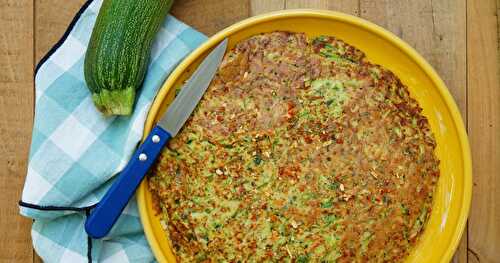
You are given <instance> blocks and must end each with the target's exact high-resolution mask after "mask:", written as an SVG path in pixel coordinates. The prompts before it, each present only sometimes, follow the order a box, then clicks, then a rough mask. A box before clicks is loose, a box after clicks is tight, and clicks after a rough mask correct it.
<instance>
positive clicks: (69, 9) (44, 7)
mask: <svg viewBox="0 0 500 263" xmlns="http://www.w3.org/2000/svg"><path fill="white" fill-rule="evenodd" d="M85 2H86V0H71V1H54V0H35V61H36V62H37V63H38V61H39V60H40V59H41V58H42V57H43V56H44V55H45V54H46V53H47V51H49V49H50V48H52V46H54V44H55V43H56V42H57V41H58V40H59V39H60V38H61V37H62V35H63V34H64V32H65V31H66V29H67V28H68V24H69V23H70V22H71V20H72V19H73V17H74V16H75V14H76V12H78V10H79V9H80V8H81V7H82V5H83V3H85ZM54 14H57V15H54Z"/></svg>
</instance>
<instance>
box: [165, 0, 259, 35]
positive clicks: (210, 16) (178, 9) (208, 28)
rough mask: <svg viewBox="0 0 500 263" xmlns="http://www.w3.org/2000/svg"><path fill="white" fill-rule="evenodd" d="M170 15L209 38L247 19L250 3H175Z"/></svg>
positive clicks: (192, 0)
mask: <svg viewBox="0 0 500 263" xmlns="http://www.w3.org/2000/svg"><path fill="white" fill-rule="evenodd" d="M172 14H173V15H174V16H176V17H177V18H179V19H181V20H182V21H184V22H186V23H187V24H189V25H191V26H193V27H194V28H196V29H198V30H199V31H201V32H202V33H205V34H207V35H209V36H210V35H213V34H215V33H217V32H218V31H220V30H221V29H223V28H225V27H227V26H230V25H231V24H234V23H236V22H238V21H240V20H243V19H245V18H247V17H249V16H250V2H249V1H233V0H183V1H176V2H175V4H174V6H173V9H172Z"/></svg>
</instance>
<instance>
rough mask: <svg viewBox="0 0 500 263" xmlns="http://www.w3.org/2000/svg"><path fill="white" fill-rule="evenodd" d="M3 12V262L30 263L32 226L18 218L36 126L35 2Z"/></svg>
mask: <svg viewBox="0 0 500 263" xmlns="http://www.w3.org/2000/svg"><path fill="white" fill-rule="evenodd" d="M0 6H1V7H0V25H2V26H1V27H0V92H1V93H0V94H1V95H0V138H2V140H0V193H2V198H0V244H1V245H0V262H29V261H32V260H33V250H32V248H31V238H30V225H31V222H30V220H29V219H26V218H23V217H21V216H20V215H19V208H18V206H17V202H18V201H19V199H20V197H21V190H22V185H23V183H24V175H25V174H26V164H27V161H26V157H27V156H28V147H29V142H30V137H31V125H32V122H33V120H32V117H33V2H32V1H28V0H2V2H1V4H0Z"/></svg>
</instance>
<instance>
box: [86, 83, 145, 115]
mask: <svg viewBox="0 0 500 263" xmlns="http://www.w3.org/2000/svg"><path fill="white" fill-rule="evenodd" d="M92 100H93V101H94V105H95V106H96V107H97V108H98V109H99V111H100V112H102V113H103V114H104V115H106V116H110V115H130V114H131V113H132V109H133V108H134V100H135V88H134V87H127V88H125V89H120V90H107V89H102V90H101V91H100V92H97V93H93V94H92Z"/></svg>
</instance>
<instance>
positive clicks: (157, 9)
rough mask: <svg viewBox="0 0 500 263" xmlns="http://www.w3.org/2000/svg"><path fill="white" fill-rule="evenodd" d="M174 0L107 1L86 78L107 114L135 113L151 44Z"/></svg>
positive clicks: (87, 62) (96, 29)
mask: <svg viewBox="0 0 500 263" xmlns="http://www.w3.org/2000/svg"><path fill="white" fill-rule="evenodd" d="M172 3H173V0H104V1H103V3H102V6H101V9H100V11H99V15H98V16H97V20H96V23H95V26H94V29H93V31H92V36H91V38H90V42H89V46H88V49H87V53H86V55H85V65H84V73H85V81H86V82H87V86H88V88H89V89H90V92H91V93H92V100H93V101H94V105H95V106H96V107H97V108H98V109H99V111H101V112H102V113H103V114H105V115H129V114H131V113H132V110H133V107H134V101H135V94H136V90H137V89H138V88H139V87H140V86H141V84H142V82H143V80H144V75H145V73H146V68H147V66H148V62H149V56H150V51H151V44H152V43H153V40H154V38H155V35H156V33H157V32H158V29H159V27H160V25H161V23H162V22H163V20H164V19H165V17H166V15H167V13H168V11H169V10H170V7H171V6H172Z"/></svg>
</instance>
